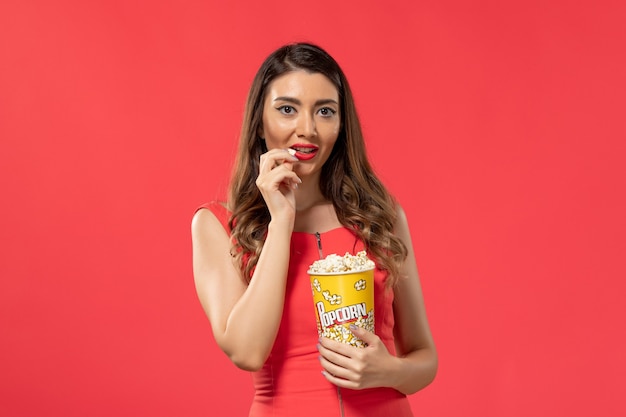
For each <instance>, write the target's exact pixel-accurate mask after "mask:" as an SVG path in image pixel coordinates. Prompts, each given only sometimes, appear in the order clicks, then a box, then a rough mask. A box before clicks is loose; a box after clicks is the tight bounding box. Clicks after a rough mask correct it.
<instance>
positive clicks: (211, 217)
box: [192, 200, 231, 230]
mask: <svg viewBox="0 0 626 417" xmlns="http://www.w3.org/2000/svg"><path fill="white" fill-rule="evenodd" d="M230 215H231V212H230V210H228V207H227V204H226V203H225V202H224V201H220V200H212V201H209V202H206V203H204V204H201V205H200V206H198V207H197V208H196V211H195V212H194V216H193V220H192V227H193V228H202V227H203V226H206V225H208V224H210V223H212V222H214V221H215V220H217V221H219V223H220V224H221V225H222V227H223V228H224V230H228V229H229V227H228V221H229V219H230Z"/></svg>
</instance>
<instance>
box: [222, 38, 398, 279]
mask: <svg viewBox="0 0 626 417" xmlns="http://www.w3.org/2000/svg"><path fill="white" fill-rule="evenodd" d="M297 70H304V71H307V72H310V73H320V74H323V75H324V76H326V77H327V78H328V79H329V80H330V81H331V82H332V83H333V84H334V85H335V87H336V88H337V91H338V93H339V101H340V114H341V115H342V123H341V129H340V132H339V136H338V138H337V141H336V143H335V146H334V147H333V150H332V153H331V155H330V157H329V158H328V160H327V161H326V163H325V164H324V166H323V167H322V172H321V178H320V190H321V192H322V195H323V196H324V197H325V198H326V199H328V200H329V201H331V202H332V203H333V206H334V208H335V211H336V212H337V217H338V219H339V222H340V223H341V224H342V225H344V226H345V227H347V228H349V229H350V230H353V231H354V232H355V233H356V235H357V236H358V237H359V238H360V239H361V240H362V241H363V242H364V244H365V247H366V249H367V252H368V254H369V255H370V256H372V257H374V258H375V259H376V261H377V263H378V266H379V267H380V268H381V269H384V270H386V271H387V272H388V278H387V283H388V284H389V285H393V283H395V281H396V280H397V278H398V273H399V265H400V264H401V262H402V261H403V260H404V259H405V258H406V256H407V249H406V246H405V245H404V244H403V243H402V241H401V240H400V239H399V238H398V237H396V236H395V235H394V233H393V228H394V224H395V221H396V217H397V215H396V208H395V201H394V199H393V197H392V196H391V195H390V193H389V192H388V191H387V189H386V188H385V187H384V185H383V184H382V182H381V181H380V180H379V179H378V178H377V176H376V175H375V174H374V171H373V169H372V167H371V165H370V163H369V161H368V160H367V156H366V151H365V142H364V140H363V134H362V132H361V124H360V123H359V119H358V116H357V112H356V107H355V104H354V99H353V96H352V92H351V90H350V86H349V85H348V81H347V79H346V77H345V75H344V73H343V71H342V70H341V68H340V67H339V65H338V64H337V62H336V61H335V60H334V59H333V58H332V57H331V56H330V55H329V54H328V53H326V52H325V51H324V50H323V49H321V48H320V47H318V46H316V45H312V44H308V43H296V44H289V45H285V46H283V47H281V48H279V49H277V50H276V51H274V52H273V53H272V54H271V55H270V56H269V57H267V59H266V60H265V61H264V62H263V64H262V65H261V67H260V68H259V71H258V72H257V74H256V76H255V77H254V80H253V82H252V87H251V88H250V91H249V93H248V99H247V102H246V108H245V113H244V118H243V123H242V129H241V134H240V141H239V149H238V151H237V158H236V161H235V165H234V170H233V174H232V177H231V184H230V190H229V194H230V195H229V202H228V203H229V204H228V206H229V209H230V210H231V212H232V215H231V217H230V221H229V226H230V229H231V235H232V239H233V244H234V247H233V251H232V254H233V256H234V257H235V260H236V261H237V263H238V265H239V266H240V267H241V269H242V271H243V273H244V277H245V278H246V279H247V280H249V279H250V277H251V275H252V271H253V270H254V267H255V266H256V263H257V261H258V259H259V256H260V254H261V249H262V248H263V243H264V241H265V236H266V233H267V227H268V224H269V222H270V214H269V211H268V209H267V206H266V205H265V201H264V200H263V197H262V196H261V193H260V191H259V189H258V188H257V186H256V184H255V180H256V178H257V176H258V174H259V159H260V157H261V154H263V153H264V152H266V151H267V149H265V145H264V143H263V141H262V140H261V139H260V138H259V136H258V133H257V132H258V131H259V127H260V126H261V123H262V116H263V102H264V100H265V94H266V90H267V86H268V85H269V84H270V83H271V82H272V81H273V80H274V79H275V78H277V77H279V76H280V75H282V74H285V73H287V72H290V71H297Z"/></svg>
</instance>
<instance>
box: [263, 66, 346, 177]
mask: <svg viewBox="0 0 626 417" xmlns="http://www.w3.org/2000/svg"><path fill="white" fill-rule="evenodd" d="M339 110H340V107H339V93H338V92H337V89H336V88H335V86H334V85H333V83H332V82H331V81H330V80H329V79H328V78H326V76H324V75H322V74H320V73H309V72H306V71H302V70H300V71H293V72H288V73H286V74H283V75H281V76H280V77H278V78H276V79H274V80H273V81H272V82H271V83H270V84H269V85H268V86H267V90H266V93H265V101H264V103H263V125H262V127H261V129H259V132H258V133H259V135H260V136H261V137H262V138H264V139H265V143H266V145H267V148H268V150H270V149H276V148H278V149H287V148H291V149H293V150H295V151H296V157H297V158H298V159H299V160H300V162H298V163H296V164H294V171H295V172H296V173H297V174H298V175H299V176H300V177H305V176H309V175H312V174H317V175H319V173H320V171H321V168H322V166H323V165H324V163H325V162H326V161H327V160H328V157H329V156H330V154H331V152H332V150H333V146H334V145H335V142H336V141H337V136H338V135H339V129H340V126H341V117H342V115H341V114H340V113H339Z"/></svg>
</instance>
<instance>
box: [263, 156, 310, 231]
mask: <svg viewBox="0 0 626 417" xmlns="http://www.w3.org/2000/svg"><path fill="white" fill-rule="evenodd" d="M297 161H298V158H296V157H295V156H293V155H291V154H290V153H289V152H287V150H286V149H272V150H270V151H268V152H266V153H264V154H263V155H261V160H260V165H259V176H258V177H257V179H256V186H257V187H258V188H259V191H261V195H263V199H264V200H265V204H267V208H268V210H269V212H270V216H271V217H272V219H285V220H290V221H292V222H293V220H294V219H295V213H296V197H295V190H296V189H297V188H298V184H300V183H302V180H301V179H300V178H299V177H298V175H296V173H295V172H294V171H293V164H294V162H297Z"/></svg>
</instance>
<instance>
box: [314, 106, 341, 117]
mask: <svg viewBox="0 0 626 417" xmlns="http://www.w3.org/2000/svg"><path fill="white" fill-rule="evenodd" d="M318 111H319V113H320V114H321V115H322V116H324V117H330V116H332V115H334V114H335V113H337V111H336V110H333V109H331V108H330V107H322V108H321V109H319V110H318Z"/></svg>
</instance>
